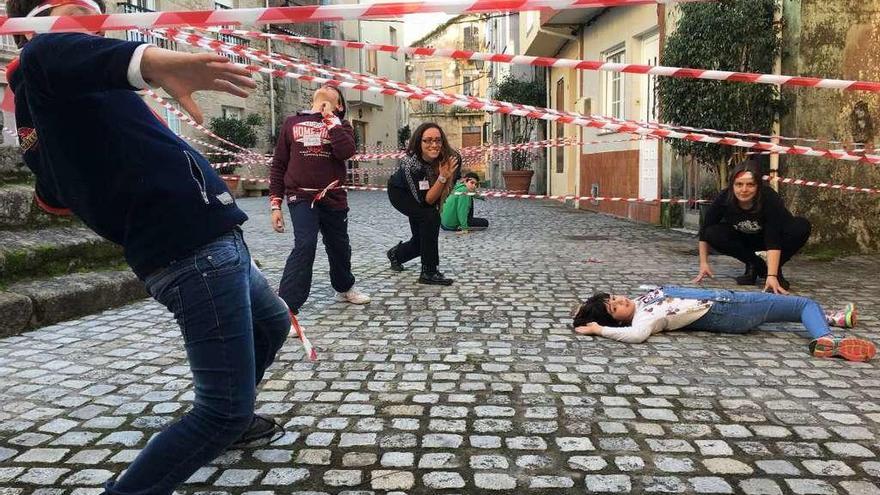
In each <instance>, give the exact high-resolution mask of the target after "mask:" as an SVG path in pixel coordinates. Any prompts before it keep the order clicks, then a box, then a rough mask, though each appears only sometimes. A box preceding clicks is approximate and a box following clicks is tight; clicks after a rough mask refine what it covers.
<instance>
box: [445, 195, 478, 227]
mask: <svg viewBox="0 0 880 495" xmlns="http://www.w3.org/2000/svg"><path fill="white" fill-rule="evenodd" d="M467 192H468V190H467V186H466V185H464V184H463V183H459V184H456V185H455V187H454V188H453V189H452V192H451V193H450V194H449V197H448V198H446V202H445V203H443V209H442V210H441V211H440V223H442V224H443V226H444V227H446V228H447V229H461V230H467V229H468V213H470V211H471V205H472V204H474V196H468V194H467ZM456 193H459V194H456ZM477 197H479V196H477Z"/></svg>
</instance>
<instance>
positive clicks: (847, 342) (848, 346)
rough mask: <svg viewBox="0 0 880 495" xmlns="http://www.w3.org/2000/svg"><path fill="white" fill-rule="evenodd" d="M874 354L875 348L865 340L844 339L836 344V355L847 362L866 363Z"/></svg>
mask: <svg viewBox="0 0 880 495" xmlns="http://www.w3.org/2000/svg"><path fill="white" fill-rule="evenodd" d="M876 354H877V347H876V346H874V344H873V343H872V342H871V341H868V340H865V339H859V338H856V337H845V338H843V339H841V340H840V341H839V342H838V343H837V355H838V356H840V357H842V358H843V359H846V360H847V361H867V360H869V359H871V358H872V357H874V355H876Z"/></svg>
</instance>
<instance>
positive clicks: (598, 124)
mask: <svg viewBox="0 0 880 495" xmlns="http://www.w3.org/2000/svg"><path fill="white" fill-rule="evenodd" d="M236 65H239V66H241V67H244V68H246V69H248V70H249V71H251V72H259V73H263V74H272V75H273V76H275V77H287V78H291V79H299V80H303V81H310V82H315V83H319V84H328V85H331V86H337V87H340V88H348V89H353V90H356V91H370V92H376V93H381V94H385V95H390V96H396V97H398V98H407V99H414V100H425V101H429V102H433V103H438V104H441V105H447V106H457V107H464V108H469V109H473V110H482V111H485V112H490V113H503V114H508V115H518V116H523V117H529V118H536V119H542V120H549V121H555V122H562V123H564V124H571V125H577V126H582V127H591V128H596V129H603V130H607V131H611V132H616V133H629V134H638V135H641V136H653V137H657V138H662V139H683V140H687V141H695V142H701V143H709V144H720V145H725V146H735V147H739V148H746V149H757V150H770V151H778V152H780V153H785V154H791V155H804V156H816V157H822V158H830V159H835V160H845V161H854V162H864V163H871V164H878V163H880V156H878V155H864V156H860V155H852V154H850V153H845V152H833V151H831V150H825V149H817V148H811V147H808V146H783V145H779V144H775V143H769V142H762V141H745V140H742V139H734V138H720V137H715V136H708V135H705V134H700V133H682V132H678V131H671V130H667V129H651V128H646V127H641V126H637V125H632V124H616V123H613V122H607V121H601V120H598V119H594V118H590V117H587V116H581V115H578V114H574V115H559V114H558V113H556V112H551V111H549V110H548V109H545V108H541V107H530V106H526V105H519V106H517V105H513V104H510V103H507V102H499V101H494V100H484V101H479V102H478V101H467V100H461V99H458V98H456V97H454V96H452V95H448V96H443V97H441V96H437V95H431V94H421V93H412V92H408V91H399V90H393V89H389V88H384V87H381V86H374V85H368V84H363V83H353V82H347V81H338V80H336V79H327V78H323V77H316V76H307V75H302V74H295V73H292V72H287V71H283V70H277V69H276V70H273V69H269V68H266V67H258V66H254V65H245V64H236ZM481 100H482V99H481ZM530 108H531V110H530Z"/></svg>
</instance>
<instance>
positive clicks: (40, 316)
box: [0, 270, 147, 337]
mask: <svg viewBox="0 0 880 495" xmlns="http://www.w3.org/2000/svg"><path fill="white" fill-rule="evenodd" d="M145 297H147V293H146V291H145V290H144V285H143V283H142V282H141V281H140V280H138V278H137V277H136V276H135V275H134V273H132V272H131V270H110V271H96V272H88V273H74V274H70V275H61V276H58V277H50V278H45V279H38V280H29V281H24V282H18V283H14V284H11V285H9V286H8V287H6V289H5V291H3V292H0V314H2V315H3V318H0V337H3V336H9V335H17V334H19V333H21V332H23V331H25V330H28V329H32V328H38V327H42V326H46V325H51V324H53V323H58V322H60V321H65V320H70V319H74V318H79V317H81V316H85V315H89V314H93V313H97V312H99V311H103V310H105V309H109V308H113V307H116V306H121V305H123V304H127V303H129V302H132V301H136V300H138V299H143V298H145Z"/></svg>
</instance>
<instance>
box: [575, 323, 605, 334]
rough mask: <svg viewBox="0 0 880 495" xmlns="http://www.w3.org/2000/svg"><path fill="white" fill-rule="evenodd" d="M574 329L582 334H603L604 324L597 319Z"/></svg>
mask: <svg viewBox="0 0 880 495" xmlns="http://www.w3.org/2000/svg"><path fill="white" fill-rule="evenodd" d="M574 331H575V333H579V334H581V335H602V325H599V324H598V323H596V322H595V321H591V322H590V323H587V324H586V325H583V326H580V327H575V329H574Z"/></svg>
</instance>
